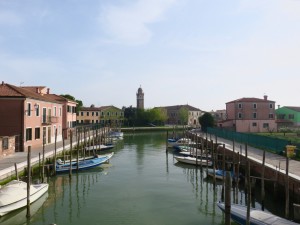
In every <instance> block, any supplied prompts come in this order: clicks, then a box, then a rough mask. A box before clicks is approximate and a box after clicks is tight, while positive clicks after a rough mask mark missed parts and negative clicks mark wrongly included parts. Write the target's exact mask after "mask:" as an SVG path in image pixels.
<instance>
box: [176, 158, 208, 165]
mask: <svg viewBox="0 0 300 225" xmlns="http://www.w3.org/2000/svg"><path fill="white" fill-rule="evenodd" d="M174 158H175V159H176V160H177V161H178V162H182V163H187V164H192V165H202V166H212V161H211V160H209V159H204V158H202V159H201V158H195V157H190V156H174Z"/></svg>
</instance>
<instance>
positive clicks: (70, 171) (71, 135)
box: [69, 130, 73, 179]
mask: <svg viewBox="0 0 300 225" xmlns="http://www.w3.org/2000/svg"><path fill="white" fill-rule="evenodd" d="M72 144H73V132H72V130H70V170H69V177H70V179H71V178H72Z"/></svg>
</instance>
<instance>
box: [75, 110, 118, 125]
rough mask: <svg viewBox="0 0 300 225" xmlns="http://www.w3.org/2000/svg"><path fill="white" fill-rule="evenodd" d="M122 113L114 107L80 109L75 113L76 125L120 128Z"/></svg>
mask: <svg viewBox="0 0 300 225" xmlns="http://www.w3.org/2000/svg"><path fill="white" fill-rule="evenodd" d="M123 122H124V112H123V110H122V109H119V108H117V107H115V106H112V105H111V106H101V107H95V106H94V105H91V107H82V108H81V109H80V111H79V112H78V113H77V125H86V124H100V125H105V126H121V125H122V124H123Z"/></svg>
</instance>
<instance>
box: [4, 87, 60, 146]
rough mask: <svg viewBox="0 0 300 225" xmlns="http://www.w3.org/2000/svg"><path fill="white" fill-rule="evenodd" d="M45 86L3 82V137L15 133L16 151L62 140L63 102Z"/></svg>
mask: <svg viewBox="0 0 300 225" xmlns="http://www.w3.org/2000/svg"><path fill="white" fill-rule="evenodd" d="M49 91H50V89H49V88H46V87H44V86H34V87H17V86H14V85H10V84H6V83H4V82H2V84H1V85H0V105H1V107H0V124H1V126H0V136H8V137H11V136H15V151H16V152H19V151H25V150H27V148H28V147H29V146H31V147H41V146H42V144H43V137H44V138H45V139H44V140H45V144H49V143H53V142H54V140H55V130H57V141H60V140H62V121H63V115H62V107H63V104H62V103H61V102H59V101H56V100H54V99H52V98H49V96H48V94H49Z"/></svg>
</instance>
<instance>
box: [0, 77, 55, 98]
mask: <svg viewBox="0 0 300 225" xmlns="http://www.w3.org/2000/svg"><path fill="white" fill-rule="evenodd" d="M1 97H24V98H32V99H36V100H41V101H46V102H54V103H60V102H58V101H56V100H53V99H51V98H48V97H47V95H41V94H38V93H36V92H35V91H31V90H30V89H27V88H22V87H17V86H14V85H11V84H5V83H3V82H2V84H1V85H0V98H1Z"/></svg>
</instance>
